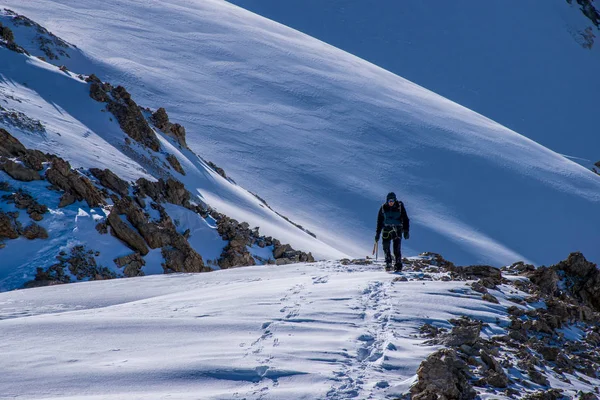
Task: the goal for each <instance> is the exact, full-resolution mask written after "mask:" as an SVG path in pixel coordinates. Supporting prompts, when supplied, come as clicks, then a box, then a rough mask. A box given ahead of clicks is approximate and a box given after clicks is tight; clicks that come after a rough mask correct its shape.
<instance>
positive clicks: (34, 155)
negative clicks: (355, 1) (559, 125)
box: [0, 0, 600, 400]
mask: <svg viewBox="0 0 600 400" xmlns="http://www.w3.org/2000/svg"><path fill="white" fill-rule="evenodd" d="M4 3H8V4H7V5H8V6H10V7H11V8H14V9H16V10H17V11H18V12H21V13H23V14H26V15H27V16H29V17H32V18H35V19H36V20H37V21H39V22H42V23H43V24H44V26H47V27H49V28H50V30H47V29H46V28H45V27H44V26H42V25H38V24H37V23H36V22H34V21H33V20H30V19H28V18H26V17H23V16H21V15H18V14H15V13H14V12H12V11H8V10H3V11H0V23H1V24H2V25H0V291H3V290H7V289H13V288H17V287H20V286H21V285H22V284H23V283H26V286H27V287H35V286H43V285H54V284H57V283H66V282H73V281H77V280H95V281H93V282H79V283H75V284H72V285H60V286H53V287H41V288H35V289H31V290H12V291H7V292H5V293H0V337H2V341H0V354H1V355H2V356H1V357H0V371H1V373H0V397H2V398H4V397H7V398H15V397H16V398H26V399H34V398H36V399H37V398H47V399H48V398H50V399H59V398H60V399H82V398H84V399H86V398H87V399H95V398H102V399H107V398H108V399H120V398H133V399H135V398H139V399H153V398H156V399H159V398H160V399H162V398H177V399H187V398H202V399H235V398H247V399H321V398H329V399H348V398H370V399H397V398H402V399H409V398H412V399H414V400H418V399H430V398H437V396H445V397H446V398H464V399H473V398H482V399H487V398H490V399H491V398H506V399H508V398H516V397H517V398H519V397H521V398H528V397H526V396H532V397H530V398H555V399H563V398H572V397H574V396H579V398H583V399H594V398H595V397H596V394H595V393H594V391H595V392H596V393H597V388H598V387H599V386H600V375H598V370H599V368H600V353H599V351H598V345H599V343H600V336H599V330H598V327H599V326H600V316H599V314H598V310H600V271H599V270H598V268H597V266H596V265H595V264H593V263H591V262H588V261H587V260H586V259H585V258H584V256H583V255H582V254H581V253H572V254H570V255H569V257H568V259H566V260H565V261H562V262H560V263H558V264H556V265H553V266H552V267H550V268H546V267H540V268H536V267H535V266H533V265H529V264H526V263H523V262H518V263H514V264H512V265H510V266H508V267H503V268H502V269H501V270H500V269H497V268H495V267H493V266H489V265H472V266H467V267H457V266H455V265H454V264H452V263H451V262H449V261H447V260H445V259H444V258H442V257H441V256H439V255H437V254H434V253H424V254H422V255H420V256H418V257H410V258H408V259H406V260H405V261H406V262H405V268H404V271H403V272H399V273H395V274H388V273H385V272H384V271H383V265H382V263H381V262H373V261H372V260H369V259H367V260H365V259H356V260H350V259H347V258H344V259H341V260H340V258H342V257H345V256H346V255H354V254H361V255H362V254H364V253H365V252H366V251H368V250H370V247H371V246H370V245H369V244H370V243H372V242H370V241H371V240H372V239H370V238H371V237H372V235H373V230H374V217H375V213H376V211H377V208H378V205H379V203H380V202H381V198H382V197H383V196H384V195H385V194H386V193H387V191H389V190H390V189H391V188H392V189H396V191H397V192H398V193H399V195H400V196H401V198H402V199H403V200H404V201H405V203H406V206H407V208H408V210H409V213H410V215H411V217H412V221H413V223H412V224H411V226H412V228H411V231H412V238H411V239H410V241H409V242H408V243H407V244H408V245H409V246H405V248H406V249H407V250H408V251H406V252H405V254H406V253H408V254H410V253H414V252H417V251H420V250H421V249H432V250H438V251H442V252H444V253H446V254H450V255H451V256H452V255H454V256H456V258H455V260H458V261H459V262H460V263H463V262H477V261H485V262H490V263H507V262H509V261H515V260H517V259H519V258H523V259H532V260H536V261H538V262H539V261H540V260H541V261H543V262H546V260H549V261H556V260H557V259H560V258H564V256H565V255H566V252H568V251H570V250H571V249H581V250H583V251H584V252H585V253H586V255H588V257H590V258H592V259H595V258H598V256H599V253H598V252H599V251H600V250H599V249H598V247H597V239H598V226H600V224H599V222H600V221H599V218H600V217H599V216H598V213H597V212H595V211H596V210H597V207H598V205H599V203H600V180H599V179H598V176H596V175H595V174H593V173H592V172H590V171H589V170H587V169H585V168H583V167H581V166H579V165H577V164H575V163H573V162H571V161H568V160H566V159H565V158H564V157H562V156H560V155H558V154H557V153H554V152H552V151H550V150H548V149H546V148H544V147H542V146H541V145H539V144H537V143H535V142H533V141H531V140H530V139H527V138H525V137H523V136H520V135H519V134H517V133H515V132H513V131H510V130H508V129H507V128H504V127H502V126H500V125H498V124H497V123H495V122H493V121H491V120H489V119H487V118H485V117H483V116H481V115H480V114H476V113H474V112H473V111H471V110H469V109H466V108H464V107H461V106H459V105H457V104H456V103H453V102H451V101H449V100H446V99H444V98H442V97H440V96H439V95H436V94H434V93H432V92H430V91H427V90H425V89H423V88H422V87H420V86H417V85H415V84H413V83H411V82H409V81H406V80H404V79H403V78H400V77H398V76H396V75H394V74H392V73H389V72H387V71H385V70H382V69H381V68H379V67H376V66H374V65H372V64H369V63H367V62H365V61H363V60H361V59H358V58H356V57H355V56H351V55H349V54H347V53H344V52H342V51H340V50H338V49H335V48H333V47H331V46H329V45H326V44H324V43H322V42H319V41H317V40H315V39H313V38H310V37H308V36H306V35H303V34H300V33H298V32H296V31H293V30H291V29H289V28H287V27H284V26H281V25H278V24H276V23H273V22H272V21H268V20H265V19H264V18H261V17H258V16H256V15H253V14H251V13H249V12H247V11H244V10H242V9H239V8H237V7H235V6H232V5H230V4H228V3H225V2H223V1H208V0H207V1H204V2H202V3H198V2H195V1H188V0H171V1H167V2H160V3H159V2H148V1H141V0H139V1H136V0H128V1H117V0H109V1H107V2H102V3H99V2H93V1H88V0H85V1H80V2H77V3H73V2H69V1H66V0H64V1H50V0H41V1H36V2H35V4H32V3H27V2H25V3H24V4H21V3H22V2H17V1H8V2H4ZM4 3H3V4H4ZM54 34H57V35H58V36H55V35H54ZM163 107H164V108H163ZM212 161H215V162H216V164H214V163H213V162H212ZM217 165H218V166H217ZM219 167H223V168H224V169H225V171H223V170H222V169H221V168H219ZM236 182H237V183H236ZM244 188H249V189H250V190H252V192H255V193H256V195H253V194H252V193H251V192H248V191H247V190H246V189H244ZM258 196H261V197H258ZM261 198H265V199H266V200H267V202H265V201H264V200H262V199H261ZM268 204H271V205H272V206H273V207H269V205H268ZM231 218H235V219H237V220H238V221H239V222H236V221H233V220H232V219H231ZM292 221H293V222H292ZM254 226H256V227H257V228H258V229H254ZM313 232H314V233H313ZM109 233H110V234H109ZM266 235H269V236H266ZM271 235H272V236H273V237H271ZM286 243H290V244H291V245H292V246H290V245H287V244H286ZM292 247H293V248H292ZM294 249H296V250H294ZM307 252H312V254H314V255H315V256H316V257H317V258H332V259H338V260H331V261H320V262H302V263H298V261H311V259H312V255H311V254H310V253H307ZM561 253H565V254H561ZM557 254H560V255H561V257H557V256H556V255H557ZM555 256H556V258H554V259H552V258H553V257H555ZM268 263H277V264H278V265H260V266H256V267H247V268H240V269H229V268H230V267H233V266H240V265H248V264H268ZM289 263H293V264H289ZM216 269H221V270H218V271H214V272H211V273H202V274H169V275H161V276H146V277H144V276H140V275H144V274H146V275H148V274H162V273H163V272H166V273H172V272H208V271H210V270H216ZM120 276H128V277H131V278H130V279H118V280H117V279H106V278H114V277H120ZM32 279H33V280H32Z"/></svg>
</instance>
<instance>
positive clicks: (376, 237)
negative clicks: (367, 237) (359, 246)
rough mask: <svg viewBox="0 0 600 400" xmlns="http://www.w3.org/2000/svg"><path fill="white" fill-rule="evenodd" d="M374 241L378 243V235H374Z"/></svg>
mask: <svg viewBox="0 0 600 400" xmlns="http://www.w3.org/2000/svg"><path fill="white" fill-rule="evenodd" d="M375 241H376V242H379V233H378V234H377V235H375Z"/></svg>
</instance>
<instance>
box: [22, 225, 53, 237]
mask: <svg viewBox="0 0 600 400" xmlns="http://www.w3.org/2000/svg"><path fill="white" fill-rule="evenodd" d="M23 236H25V237H26V238H27V239H29V240H34V239H48V232H47V231H46V229H44V228H43V227H41V226H39V225H38V224H36V223H35V222H34V223H32V224H31V225H29V226H27V227H26V228H25V229H24V230H23Z"/></svg>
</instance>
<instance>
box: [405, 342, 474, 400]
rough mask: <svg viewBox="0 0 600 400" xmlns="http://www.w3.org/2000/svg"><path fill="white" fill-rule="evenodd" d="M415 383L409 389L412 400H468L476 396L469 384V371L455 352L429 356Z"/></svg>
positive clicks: (449, 351)
mask: <svg viewBox="0 0 600 400" xmlns="http://www.w3.org/2000/svg"><path fill="white" fill-rule="evenodd" d="M417 377H418V381H417V383H416V384H415V385H414V386H413V387H412V388H411V389H410V393H411V395H412V399H413V400H430V399H440V398H442V399H457V400H463V399H464V400H470V399H474V398H475V397H476V395H477V393H476V392H475V390H474V389H473V387H472V386H471V384H470V383H469V369H468V367H467V364H466V363H465V362H464V361H462V360H461V359H460V358H459V356H458V354H457V353H456V351H455V350H453V349H442V350H438V351H436V352H435V353H433V354H431V355H430V356H429V357H427V359H426V360H425V361H423V362H422V363H421V365H420V366H419V369H418V370H417Z"/></svg>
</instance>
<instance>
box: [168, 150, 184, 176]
mask: <svg viewBox="0 0 600 400" xmlns="http://www.w3.org/2000/svg"><path fill="white" fill-rule="evenodd" d="M167 161H168V162H169V164H171V167H173V169H174V170H175V171H177V172H179V173H180V174H181V175H185V171H184V170H183V167H182V166H181V164H180V163H179V160H178V159H177V157H175V156H174V155H173V154H169V155H168V156H167Z"/></svg>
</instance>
